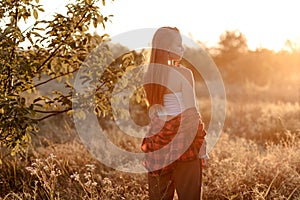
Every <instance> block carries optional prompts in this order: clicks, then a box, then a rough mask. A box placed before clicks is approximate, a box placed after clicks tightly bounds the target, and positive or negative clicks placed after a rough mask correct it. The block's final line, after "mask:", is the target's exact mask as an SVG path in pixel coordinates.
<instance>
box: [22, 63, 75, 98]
mask: <svg viewBox="0 0 300 200" xmlns="http://www.w3.org/2000/svg"><path fill="white" fill-rule="evenodd" d="M78 70H79V68H77V69H75V70H73V71H71V72H67V73H64V74H60V75H57V76H55V77H53V78H50V79H48V80H46V81H43V82H40V83H38V84H36V85H33V86H31V87H30V88H28V89H26V90H24V91H23V92H25V91H27V90H31V89H33V88H36V87H38V86H41V85H44V84H46V83H48V82H50V81H53V80H55V79H57V78H60V77H63V76H66V75H68V74H72V73H74V72H76V71H78Z"/></svg>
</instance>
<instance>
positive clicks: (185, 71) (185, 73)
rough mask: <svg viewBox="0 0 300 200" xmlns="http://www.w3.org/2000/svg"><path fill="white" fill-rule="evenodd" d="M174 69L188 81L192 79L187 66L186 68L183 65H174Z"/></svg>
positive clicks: (190, 71)
mask: <svg viewBox="0 0 300 200" xmlns="http://www.w3.org/2000/svg"><path fill="white" fill-rule="evenodd" d="M176 70H177V71H178V72H179V73H181V74H182V75H183V76H184V77H185V78H186V79H188V80H189V81H191V80H193V72H192V70H190V69H189V68H186V67H184V66H182V65H181V66H179V67H176Z"/></svg>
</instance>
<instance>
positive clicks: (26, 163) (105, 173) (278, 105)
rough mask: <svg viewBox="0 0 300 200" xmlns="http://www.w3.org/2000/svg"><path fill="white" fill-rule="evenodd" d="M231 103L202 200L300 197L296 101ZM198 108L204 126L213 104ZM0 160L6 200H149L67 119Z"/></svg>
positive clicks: (114, 134) (126, 143)
mask: <svg viewBox="0 0 300 200" xmlns="http://www.w3.org/2000/svg"><path fill="white" fill-rule="evenodd" d="M254 95H255V93H254ZM230 99H231V98H229V101H227V108H226V121H225V125H224V133H223V134H222V135H221V137H220V139H219V140H218V143H217V145H216V146H215V147H214V148H213V150H212V151H211V152H210V157H211V161H210V167H209V168H208V169H205V170H204V181H203V189H204V195H203V197H204V199H213V200H218V199H259V200H266V199H270V200H271V199H272V200H273V199H284V200H298V199H300V149H299V146H300V105H299V102H297V101H293V102H283V101H255V102H254V101H244V102H243V101H234V100H230ZM200 104H201V106H202V109H201V111H202V116H203V118H204V121H205V122H206V123H208V122H209V119H210V102H209V101H208V100H203V99H201V100H200ZM55 126H56V127H55ZM53 127H55V128H53ZM108 134H109V138H110V139H111V141H113V142H114V143H115V144H116V145H118V146H120V147H122V148H124V149H126V150H128V151H134V152H139V151H140V150H139V148H140V143H141V140H140V139H135V138H132V137H129V136H126V135H124V134H123V133H121V132H120V131H119V130H118V129H116V128H112V129H110V131H109V132H108ZM52 138H54V139H52ZM41 141H42V142H41ZM0 159H1V163H0V169H1V170H0V199H3V200H4V199H5V200H8V199H9V200H10V199H50V200H52V199H69V200H71V199H148V197H147V193H148V192H147V187H148V186H147V176H146V174H129V173H122V172H119V171H115V170H113V169H111V168H108V167H106V166H104V165H102V164H101V163H100V162H99V161H98V160H96V159H95V158H94V157H93V156H92V155H91V154H90V153H89V152H88V151H87V150H86V148H85V147H84V146H83V145H82V144H81V142H80V140H79V139H78V137H77V136H76V131H74V127H73V126H72V123H71V121H70V120H69V119H67V118H66V116H60V117H58V118H56V119H55V118H53V119H51V121H48V122H47V123H44V124H43V125H42V126H41V134H40V136H39V137H38V140H35V141H34V145H33V146H31V147H29V148H28V149H27V150H26V151H25V152H24V153H22V154H20V155H17V156H15V157H11V156H10V155H9V154H7V152H6V151H5V149H2V150H1V151H0ZM112 159H113V158H112Z"/></svg>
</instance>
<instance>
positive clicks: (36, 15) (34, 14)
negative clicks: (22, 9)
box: [33, 9, 39, 19]
mask: <svg viewBox="0 0 300 200" xmlns="http://www.w3.org/2000/svg"><path fill="white" fill-rule="evenodd" d="M33 16H34V18H35V19H38V16H39V15H38V12H37V10H36V9H33Z"/></svg>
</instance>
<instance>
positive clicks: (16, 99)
mask: <svg viewBox="0 0 300 200" xmlns="http://www.w3.org/2000/svg"><path fill="white" fill-rule="evenodd" d="M98 5H99V4H98V0H75V1H74V2H73V3H69V4H67V5H66V8H67V12H66V14H60V13H56V14H55V15H54V16H53V19H52V20H39V18H38V14H39V12H43V11H44V9H43V7H42V5H39V1H38V0H35V2H33V1H32V0H6V1H1V2H0V23H1V24H5V25H4V26H1V28H0V32H1V34H0V88H1V93H0V113H1V115H0V145H1V146H6V147H9V148H11V150H12V152H13V153H14V152H17V151H18V150H19V149H20V147H22V146H24V145H25V146H26V144H28V143H29V142H30V137H31V135H32V134H33V133H35V132H37V131H38V130H37V124H38V123H39V122H40V121H42V120H44V119H47V118H49V117H51V116H55V115H57V114H60V113H64V112H68V113H69V114H71V113H72V104H74V103H76V102H77V101H78V98H88V95H86V94H85V95H86V96H84V97H82V96H80V95H78V97H77V99H76V95H74V92H76V91H74V85H73V84H72V83H71V81H70V79H72V78H73V77H74V74H75V73H77V72H78V71H79V69H80V68H83V72H87V73H88V76H86V77H81V78H82V79H85V81H88V82H89V83H90V84H91V85H95V87H96V88H97V90H96V91H97V93H96V94H93V95H94V96H93V98H92V99H93V100H94V103H95V104H96V107H95V108H94V109H95V112H96V113H97V114H98V115H107V114H108V112H109V111H110V107H109V103H108V102H107V99H108V98H109V97H110V95H111V94H110V91H111V88H112V87H113V84H114V83H115V82H116V79H118V77H120V76H122V73H123V72H124V71H125V70H124V67H123V68H121V67H119V68H118V67H116V66H117V65H115V64H111V65H109V66H107V63H108V62H111V61H112V60H109V59H108V60H105V59H104V58H109V55H111V51H110V50H109V48H108V47H107V46H104V45H103V46H102V47H101V51H100V52H98V55H97V58H96V59H94V60H93V63H84V60H85V59H86V58H87V57H88V56H89V54H90V53H91V52H92V50H93V49H95V48H96V47H97V46H99V45H100V44H102V43H103V42H104V41H105V40H106V39H107V38H108V35H106V34H104V35H102V36H100V35H97V34H95V35H92V34H90V33H88V29H89V27H90V26H91V25H93V26H94V27H97V26H98V25H102V26H103V27H104V28H105V24H106V22H107V21H108V20H109V19H110V17H111V16H103V15H102V14H101V13H100V12H99V6H98ZM102 6H105V0H102ZM32 17H34V19H35V23H34V25H33V26H32V27H30V29H26V30H21V29H20V23H21V21H22V20H23V21H25V22H26V21H27V20H28V18H32ZM24 41H29V45H28V47H24V45H22V44H24ZM129 63H131V62H129ZM88 64H89V65H88ZM118 66H119V65H118ZM99 69H101V71H102V72H103V73H99ZM82 74H84V73H82ZM41 77H43V79H41ZM45 77H46V78H45ZM37 80H39V82H37ZM53 81H63V83H64V84H65V90H64V91H53V94H54V96H51V97H50V96H37V97H36V98H34V99H33V100H31V101H29V100H28V99H27V98H25V94H26V93H34V92H35V91H36V90H37V89H38V87H40V86H41V85H45V84H49V83H51V82H53ZM82 106H86V105H82Z"/></svg>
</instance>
